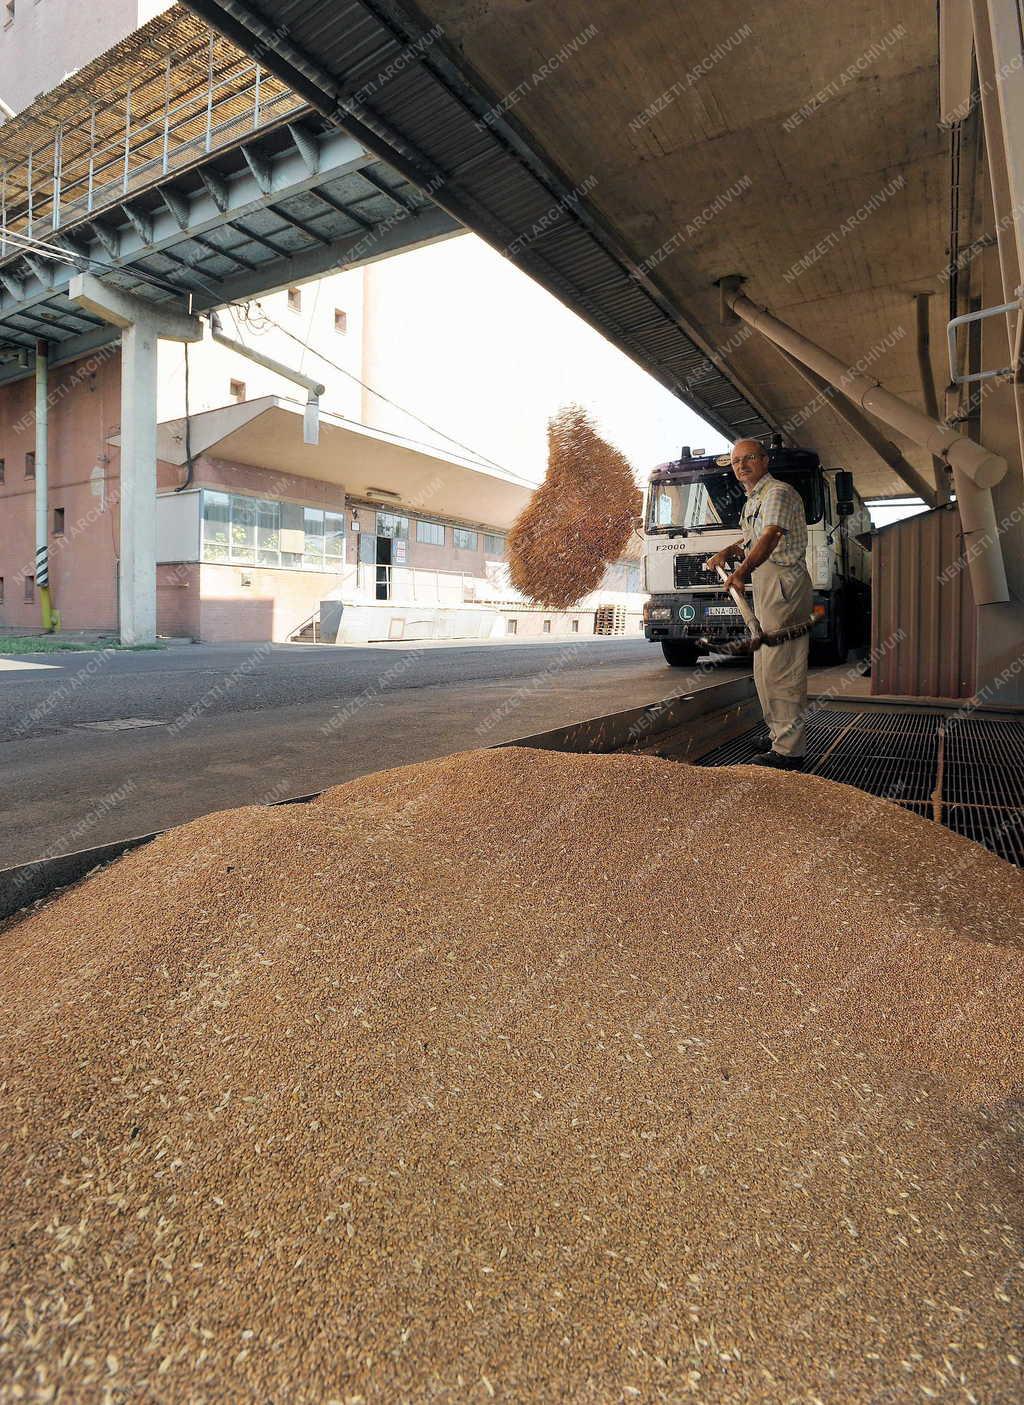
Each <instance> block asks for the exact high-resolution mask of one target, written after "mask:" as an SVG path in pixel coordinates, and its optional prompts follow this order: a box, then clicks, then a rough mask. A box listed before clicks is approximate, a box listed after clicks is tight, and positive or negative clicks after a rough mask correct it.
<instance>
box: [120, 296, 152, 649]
mask: <svg viewBox="0 0 1024 1405" xmlns="http://www.w3.org/2000/svg"><path fill="white" fill-rule="evenodd" d="M157 346H158V334H157V331H156V328H155V327H154V326H153V324H152V323H151V322H133V323H132V324H131V326H129V327H125V328H124V330H123V331H122V333H121V503H120V508H121V553H120V564H119V566H118V579H117V587H118V597H117V607H118V608H117V612H118V623H119V627H120V634H121V643H122V644H151V643H152V642H153V641H154V639H156V401H157V377H156V369H157Z"/></svg>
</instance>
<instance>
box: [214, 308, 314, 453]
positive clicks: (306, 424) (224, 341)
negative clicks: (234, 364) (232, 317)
mask: <svg viewBox="0 0 1024 1405" xmlns="http://www.w3.org/2000/svg"><path fill="white" fill-rule="evenodd" d="M211 323H212V336H213V340H214V341H215V342H217V343H218V344H219V345H220V346H226V347H227V348H228V350H229V351H235V352H237V353H238V355H239V356H244V357H246V358H247V359H248V360H249V361H255V362H256V364H257V366H263V367H264V368H265V369H266V370H268V371H274V372H275V373H276V374H277V375H279V376H283V377H284V378H285V380H290V381H294V383H295V384H296V385H301V386H302V388H303V389H304V390H306V391H307V392H308V397H307V401H306V413H305V416H304V418H303V442H304V443H306V444H318V443H319V442H320V397H321V395H325V394H326V392H327V387H326V386H325V385H321V383H320V382H319V381H317V380H314V379H313V377H312V376H307V375H305V374H304V373H303V372H302V371H295V370H293V369H292V368H291V366H286V365H285V364H284V362H283V361H275V359H274V358H273V356H265V355H264V354H263V352H262V351H255V350H254V349H253V348H252V347H251V346H246V344H245V342H240V341H236V340H235V339H234V337H229V336H225V334H224V333H223V332H222V331H221V330H220V318H219V317H218V315H217V314H216V313H214V314H213V317H212V318H211Z"/></svg>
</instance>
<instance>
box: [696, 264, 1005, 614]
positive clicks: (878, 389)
mask: <svg viewBox="0 0 1024 1405" xmlns="http://www.w3.org/2000/svg"><path fill="white" fill-rule="evenodd" d="M742 281H743V280H742V279H740V278H739V277H737V276H735V275H732V276H729V277H727V278H723V279H722V280H721V284H720V286H721V290H722V298H723V300H724V302H725V305H726V306H727V307H728V308H729V309H730V310H731V311H732V312H734V313H735V314H736V316H737V317H739V318H740V319H741V320H742V321H743V322H746V323H747V325H748V326H751V327H753V328H754V330H755V331H758V332H760V333H761V334H762V336H764V337H766V338H767V340H768V341H770V342H774V343H775V345H776V346H780V347H782V349H783V350H784V351H788V352H789V353H790V355H791V356H793V357H795V358H796V360H798V361H799V362H801V363H802V364H803V365H805V366H809V367H810V369H811V370H812V371H814V372H816V373H817V374H818V375H820V376H821V377H822V378H823V379H824V380H826V381H828V382H829V384H830V385H833V386H835V388H836V389H837V390H839V391H841V392H842V394H843V395H845V396H847V398H848V399H850V400H852V401H853V402H854V404H855V405H858V406H860V408H861V409H862V410H865V411H866V412H867V413H868V414H870V415H874V416H875V418H876V419H879V420H881V421H882V423H883V424H887V425H889V426H890V427H891V428H892V429H895V430H897V431H898V432H899V433H900V434H904V435H906V437H907V438H908V439H909V440H910V441H911V442H912V443H914V444H917V445H919V446H920V447H921V448H922V449H927V450H928V452H929V453H930V454H934V455H936V456H938V457H939V458H941V459H943V460H944V462H946V463H948V464H949V466H950V468H951V469H952V470H953V481H954V486H955V487H956V489H957V500H958V505H959V507H960V515H961V519H962V521H963V526H964V537H965V543H966V542H967V538H968V536H970V537H971V539H972V541H971V544H972V545H974V546H975V548H976V554H975V555H973V556H972V555H967V556H966V561H967V564H968V566H969V569H970V573H971V586H972V588H973V591H974V600H975V604H977V605H993V604H997V603H1002V602H1005V601H1007V600H1009V598H1010V594H1009V589H1008V586H1007V583H1006V567H1005V564H1004V562H1003V550H1002V545H1001V543H1000V540H999V531H998V527H997V524H996V519H995V507H994V505H993V503H992V493H991V489H992V487H993V486H994V485H995V484H996V483H998V482H1000V481H1001V480H1002V479H1003V478H1004V477H1005V475H1006V471H1007V464H1006V460H1005V459H1004V458H1002V457H1001V456H1000V455H999V454H994V453H992V452H991V451H990V450H988V449H986V448H984V447H983V446H982V445H981V444H976V443H975V442H974V441H973V440H971V439H967V438H965V437H964V435H962V434H959V433H958V432H957V431H956V430H955V429H951V428H950V427H949V425H945V424H943V423H942V422H941V421H939V420H933V419H931V418H930V417H929V416H928V415H926V414H924V413H922V411H920V410H918V409H917V408H916V407H915V406H914V405H910V404H908V402H907V401H906V400H901V399H900V397H899V396H898V395H893V393H892V392H891V391H889V390H886V389H885V387H884V386H882V385H880V384H879V383H878V381H874V380H871V378H870V377H868V376H865V375H863V374H862V373H861V372H859V371H855V370H854V369H853V368H852V367H850V366H846V365H844V364H843V362H842V361H841V360H840V359H839V357H838V356H833V355H832V353H831V352H829V351H826V350H825V349H824V348H823V347H820V346H818V344H817V343H816V342H813V341H811V340H810V338H809V337H805V336H803V335H802V334H801V333H800V332H797V331H796V330H795V329H794V328H792V327H790V326H788V325H787V323H785V322H782V321H780V320H779V318H777V317H773V316H772V314H771V313H770V312H765V311H764V310H763V309H762V308H759V307H758V306H757V304H756V303H753V302H751V300H750V299H749V298H748V297H745V296H744V295H743V294H742V293H741V292H740V291H739V289H740V286H741V284H742ZM983 538H987V539H985V540H984V541H983Z"/></svg>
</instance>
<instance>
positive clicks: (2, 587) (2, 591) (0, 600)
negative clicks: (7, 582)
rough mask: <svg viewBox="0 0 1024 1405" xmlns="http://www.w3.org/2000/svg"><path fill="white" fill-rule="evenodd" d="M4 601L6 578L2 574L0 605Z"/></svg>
mask: <svg viewBox="0 0 1024 1405" xmlns="http://www.w3.org/2000/svg"><path fill="white" fill-rule="evenodd" d="M3 603H4V578H3V576H0V605H2V604H3Z"/></svg>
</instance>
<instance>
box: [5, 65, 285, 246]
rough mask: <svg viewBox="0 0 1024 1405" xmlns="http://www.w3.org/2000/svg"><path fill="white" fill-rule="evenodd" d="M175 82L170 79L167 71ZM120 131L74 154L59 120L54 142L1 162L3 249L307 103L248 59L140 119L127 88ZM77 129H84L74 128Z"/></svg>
mask: <svg viewBox="0 0 1024 1405" xmlns="http://www.w3.org/2000/svg"><path fill="white" fill-rule="evenodd" d="M168 83H169V78H168ZM123 106H124V114H123V120H122V125H121V130H120V133H119V134H118V135H116V136H114V137H110V136H104V137H103V138H102V139H101V140H99V141H97V140H96V135H95V113H96V111H97V107H96V105H95V104H93V105H92V107H91V109H90V111H91V112H92V113H93V119H92V123H91V127H90V136H89V138H88V139H87V141H86V142H85V144H84V145H80V146H79V149H77V150H75V151H74V152H71V153H69V152H68V151H67V149H66V148H67V146H68V145H69V144H70V135H71V134H70V133H69V134H67V139H66V133H65V128H64V127H63V126H62V127H58V129H57V130H56V132H55V133H54V136H53V141H52V143H49V142H48V143H47V144H46V145H44V146H36V147H33V148H32V149H31V150H30V151H29V153H28V155H27V157H26V158H25V159H23V160H19V161H16V162H10V161H8V162H5V163H3V164H2V165H0V256H7V255H9V254H16V253H17V252H18V251H17V250H14V249H13V248H12V247H11V246H9V245H8V243H7V240H6V238H5V237H4V236H5V234H6V231H7V230H10V231H11V233H12V234H14V233H27V234H30V235H31V234H40V233H41V232H42V231H43V230H48V231H53V230H57V229H59V228H61V227H62V226H63V225H66V224H68V223H70V222H72V221H73V220H75V219H78V218H81V217H83V216H91V215H93V214H95V213H97V212H98V211H100V210H102V209H104V208H106V207H108V206H110V205H114V204H117V203H119V202H120V201H121V200H123V199H124V197H125V196H126V195H128V194H131V193H133V192H136V193H137V192H138V191H140V190H142V189H145V188H149V187H151V186H152V185H154V184H156V183H158V182H159V180H160V179H161V178H162V177H164V176H166V175H168V174H169V173H170V172H171V171H174V170H180V169H181V168H183V167H185V166H189V165H192V164H194V163H195V162H196V161H198V160H201V159H202V158H203V157H204V156H206V155H209V154H210V153H211V152H213V151H215V150H220V149H223V148H224V147H226V146H229V145H231V144H233V143H234V142H236V141H241V140H243V139H244V138H245V137H246V136H248V135H249V134H251V133H252V132H255V131H262V130H265V129H267V128H269V127H272V126H275V125H277V124H278V123H280V122H282V121H284V120H286V119H287V118H289V117H294V116H295V115H296V114H297V113H299V112H301V111H304V110H305V109H306V108H307V106H308V104H307V103H306V102H305V101H304V100H303V99H302V98H300V97H299V96H298V95H297V94H296V93H294V92H292V91H291V89H289V88H286V87H283V85H281V84H280V82H279V81H278V80H275V79H273V77H272V75H269V74H267V72H266V70H265V69H263V68H262V67H261V65H260V64H258V63H252V62H250V61H248V60H247V61H245V62H243V63H241V64H238V65H235V66H233V67H232V68H231V69H230V70H229V71H222V72H220V73H218V74H216V75H214V74H213V73H211V75H210V79H209V82H208V83H206V84H201V85H200V86H198V87H197V88H196V89H195V90H194V91H193V92H191V93H188V94H186V95H185V96H183V97H178V98H176V99H175V100H174V101H173V102H170V101H169V102H168V103H167V104H166V106H165V107H164V108H163V109H161V110H160V111H159V115H158V116H156V117H152V116H149V115H148V114H147V116H146V117H145V118H144V119H143V120H142V121H140V122H138V123H137V124H136V123H135V122H134V121H133V119H132V115H131V98H130V94H127V95H126V98H125V102H124V104H123ZM74 134H75V135H76V136H80V135H81V129H80V128H76V129H74ZM76 145H77V144H76Z"/></svg>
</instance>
